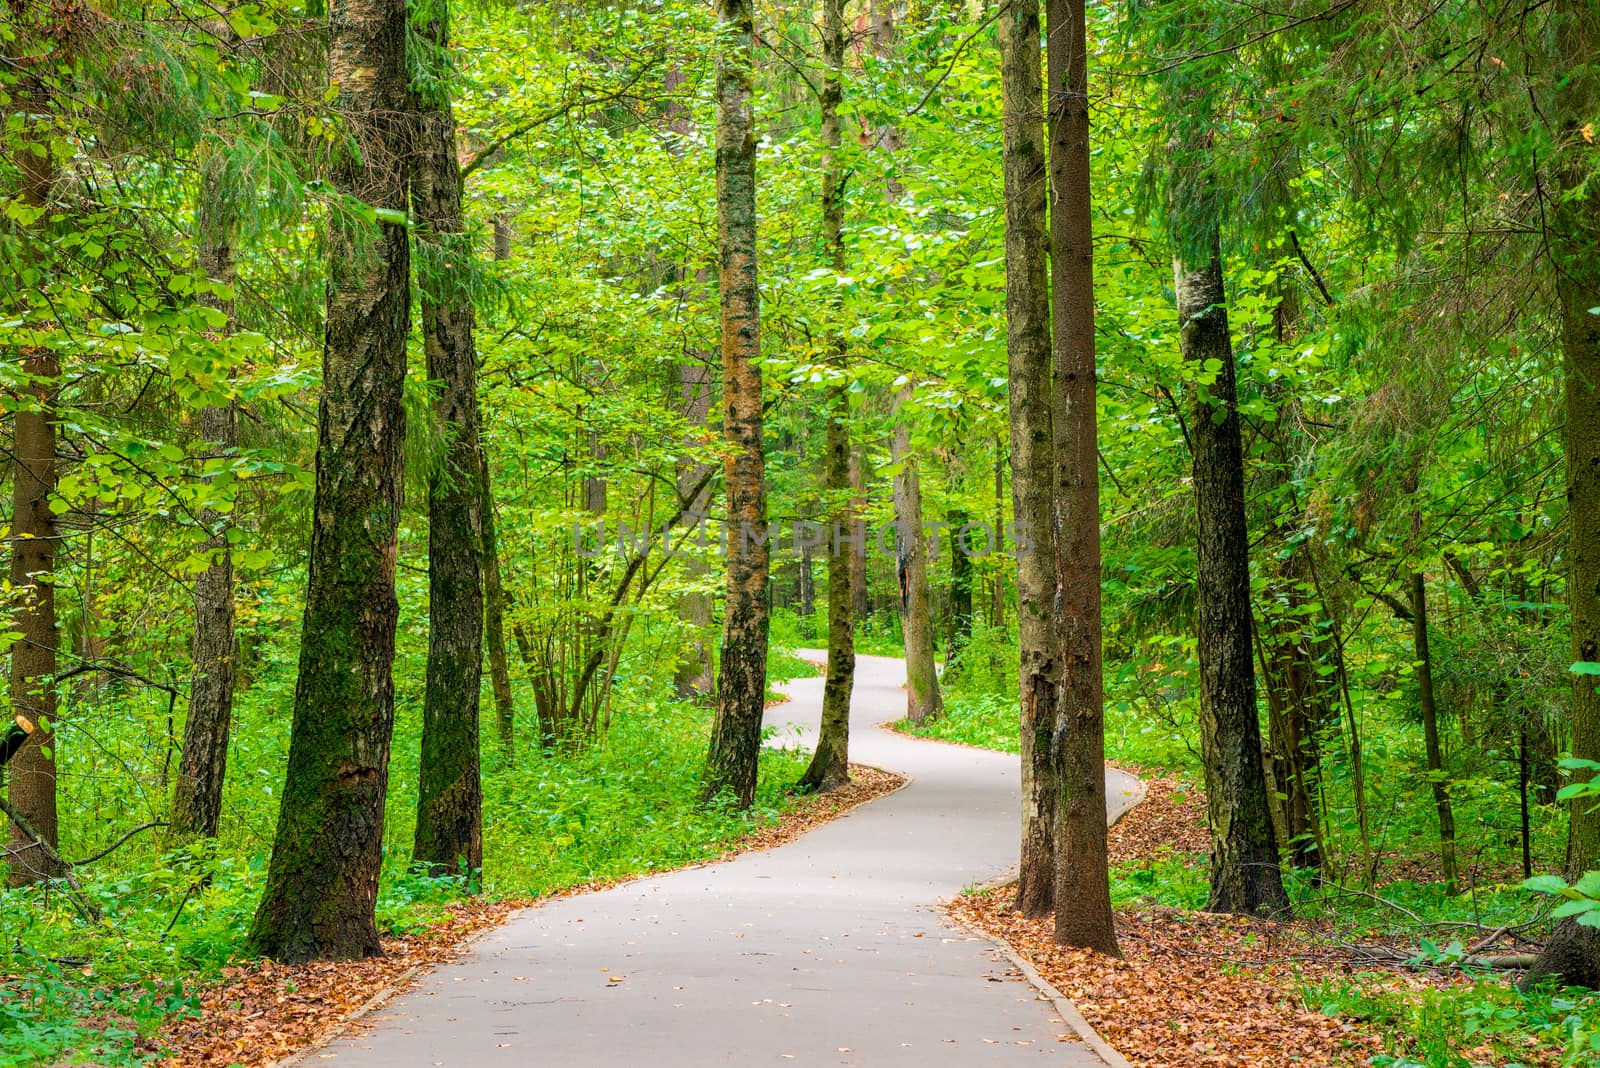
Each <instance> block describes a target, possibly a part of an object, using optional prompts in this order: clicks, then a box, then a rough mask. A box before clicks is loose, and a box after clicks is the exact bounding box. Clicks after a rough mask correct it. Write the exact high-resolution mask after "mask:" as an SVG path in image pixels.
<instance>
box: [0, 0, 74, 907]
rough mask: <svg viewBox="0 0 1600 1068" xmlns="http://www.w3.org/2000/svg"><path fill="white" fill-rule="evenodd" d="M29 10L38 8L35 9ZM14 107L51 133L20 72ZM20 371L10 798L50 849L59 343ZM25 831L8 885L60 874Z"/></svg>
mask: <svg viewBox="0 0 1600 1068" xmlns="http://www.w3.org/2000/svg"><path fill="white" fill-rule="evenodd" d="M30 14H33V13H31V12H30ZM14 93H15V97H16V99H15V100H14V101H13V103H12V107H13V108H14V109H15V110H16V111H19V112H22V113H23V114H24V115H26V116H29V117H28V118H26V119H24V124H25V125H26V124H28V123H38V124H40V125H41V126H44V127H46V128H47V129H48V127H50V126H51V125H52V124H51V122H50V121H49V119H48V117H47V116H48V114H49V108H50V100H49V97H48V93H47V91H46V90H45V89H44V88H43V87H42V86H39V85H37V84H36V83H34V82H33V80H32V79H31V78H24V79H23V80H22V81H21V82H20V83H19V84H18V85H17V86H16V88H15V90H14ZM48 138H49V134H48V132H44V133H41V134H40V135H39V136H37V137H35V136H33V135H32V132H31V131H26V130H25V131H24V132H23V133H22V135H21V137H20V145H19V148H18V150H17V151H16V152H15V153H14V154H13V159H12V162H13V164H14V165H15V166H16V168H17V170H18V172H19V173H20V175H21V183H20V185H21V188H20V189H19V190H18V196H19V199H20V200H21V201H22V203H23V204H25V205H27V206H28V207H30V208H34V209H38V210H40V211H43V210H44V209H46V208H47V207H48V206H49V203H50V193H51V188H52V186H53V185H54V184H55V180H56V168H55V163H54V158H55V157H54V156H53V155H51V154H49V153H47V152H45V151H43V150H42V148H41V151H39V152H34V151H33V147H34V146H35V145H41V144H42V143H44V142H47V141H48ZM21 369H22V373H23V374H24V375H26V376H27V377H28V386H27V387H26V388H25V389H22V390H19V391H18V392H19V393H20V394H22V395H23V396H26V397H27V398H28V400H29V401H31V405H30V407H29V408H27V409H21V408H19V409H17V411H16V414H15V416H14V419H15V423H14V424H13V426H14V430H13V438H12V454H11V589H12V590H13V592H14V594H15V596H16V600H17V605H18V609H17V618H16V629H17V631H18V633H19V634H20V638H19V639H18V641H17V642H16V643H15V644H14V645H12V647H11V711H12V714H13V715H15V716H18V717H24V718H26V719H27V720H28V721H29V723H30V724H32V726H33V728H35V729H33V730H32V731H31V733H29V734H28V735H27V738H26V739H25V740H24V741H23V742H22V744H21V748H20V749H19V750H17V752H16V754H15V755H14V756H13V757H12V758H11V761H10V763H9V765H7V766H6V777H7V782H6V790H7V799H8V800H9V801H10V803H11V806H12V807H13V808H14V809H16V811H17V812H18V814H19V815H21V816H22V817H23V818H24V819H26V820H27V821H28V822H29V824H31V825H32V827H33V828H34V829H35V830H36V831H37V832H38V836H39V838H38V840H42V841H43V842H44V843H45V844H46V845H48V846H49V847H50V848H51V850H54V848H55V846H56V845H57V842H58V829H59V821H58V818H57V813H56V761H55V747H56V744H57V736H56V733H55V730H54V725H55V717H56V690H55V674H56V664H57V653H58V642H59V641H60V636H59V634H58V633H57V631H56V591H55V585H54V583H55V575H54V572H55V561H56V544H57V541H56V519H55V513H54V512H52V511H51V510H50V496H51V495H52V494H53V493H54V492H55V489H56V422H55V404H56V393H57V391H58V390H59V389H60V388H61V364H60V361H59V360H58V359H57V357H56V353H55V351H54V350H53V349H49V348H46V347H43V346H39V347H27V348H24V349H22V351H21ZM35 841H36V839H35V838H34V837H33V836H32V835H29V834H27V833H25V832H24V831H23V830H22V829H21V828H19V827H17V826H15V825H12V826H11V828H10V847H11V849H12V850H13V852H12V853H11V856H10V867H11V881H12V883H14V884H18V885H21V884H26V883H31V882H37V881H38V880H40V879H45V878H52V877H54V876H57V875H60V874H61V872H62V868H61V866H60V865H59V864H58V863H56V862H55V861H54V860H53V859H52V858H51V855H50V852H48V851H46V850H43V849H41V848H40V847H38V846H36V845H34V844H33V843H34V842H35Z"/></svg>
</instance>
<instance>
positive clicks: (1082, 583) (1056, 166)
mask: <svg viewBox="0 0 1600 1068" xmlns="http://www.w3.org/2000/svg"><path fill="white" fill-rule="evenodd" d="M1084 2H1085V0H1047V4H1046V11H1047V18H1048V28H1047V33H1046V39H1047V40H1048V41H1049V42H1050V45H1049V64H1048V69H1049V97H1048V99H1049V102H1050V187H1051V194H1052V196H1051V204H1052V208H1051V213H1050V265H1051V290H1052V294H1053V305H1052V309H1051V310H1052V320H1051V322H1052V327H1053V330H1052V335H1051V344H1052V349H1053V350H1054V354H1055V381H1054V400H1055V411H1054V413H1053V416H1052V422H1051V427H1052V431H1053V434H1054V438H1055V474H1054V477H1055V498H1056V515H1057V516H1058V517H1059V518H1058V520H1057V521H1058V523H1059V524H1060V527H1059V530H1058V533H1057V541H1056V598H1055V604H1056V610H1055V616H1056V618H1055V621H1054V623H1055V630H1056V633H1057V636H1058V637H1057V641H1058V642H1059V643H1060V650H1061V653H1060V655H1061V697H1060V699H1059V701H1058V703H1057V707H1056V737H1055V741H1054V745H1053V749H1054V754H1053V755H1054V759H1055V763H1056V858H1055V860H1056V890H1055V908H1056V917H1055V919H1056V926H1055V940H1056V941H1057V942H1059V943H1061V944H1063V945H1070V946H1081V947H1083V948H1085V949H1093V950H1096V951H1098V952H1101V953H1107V954H1110V955H1112V956H1117V955H1119V954H1118V949H1117V933H1116V929H1115V927H1114V925H1113V923H1112V914H1111V880H1110V872H1109V861H1108V859H1107V855H1106V739H1105V697H1104V692H1103V680H1102V678H1101V653H1100V468H1099V451H1098V449H1097V446H1096V441H1097V437H1096V435H1097V433H1098V421H1097V417H1096V412H1095V399H1096V389H1095V383H1096V377H1095V337H1094V256H1093V252H1094V248H1093V243H1094V233H1093V220H1092V217H1091V206H1090V184H1089V50H1088V38H1087V29H1086V26H1085V15H1084ZM1249 621H1250V609H1249V605H1248V603H1247V604H1246V606H1245V627H1246V632H1245V658H1246V662H1247V663H1248V661H1249V656H1250V647H1249V629H1248V628H1249ZM1257 751H1258V752H1259V745H1258V747H1257Z"/></svg>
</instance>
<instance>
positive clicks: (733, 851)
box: [159, 764, 905, 1068]
mask: <svg viewBox="0 0 1600 1068" xmlns="http://www.w3.org/2000/svg"><path fill="white" fill-rule="evenodd" d="M850 771H851V782H850V785H848V786H846V787H844V788H842V789H839V790H834V791H832V792H829V793H826V794H816V795H812V796H808V797H803V798H800V799H799V800H798V801H797V802H796V804H795V805H794V807H793V808H791V809H790V810H789V811H788V812H787V813H786V814H785V815H784V817H783V818H782V819H781V820H779V821H778V822H777V823H775V824H773V825H772V826H770V827H764V828H761V829H760V830H757V831H755V832H754V833H752V834H750V835H748V836H746V837H745V838H743V839H741V840H740V841H739V842H737V843H735V844H734V845H733V847H732V848H730V849H729V850H728V851H727V852H726V853H724V854H723V855H722V856H721V857H719V858H718V860H719V861H720V860H727V859H729V858H731V857H734V856H737V855H739V854H740V853H745V852H749V851H751V850H756V849H769V848H771V847H773V846H776V845H782V844H783V843H785V842H788V841H791V840H793V839H795V838H798V837H799V836H800V835H802V834H804V833H805V832H806V831H808V830H811V829H812V828H813V827H816V826H817V825H818V824H821V823H826V822H827V821H828V820H831V819H835V818H837V817H839V816H842V815H844V814H845V813H846V812H848V811H850V809H852V808H854V807H856V806H857V805H859V804H861V803H863V802H865V801H870V800H872V799H873V798H875V797H880V796H882V795H883V794H886V793H889V792H891V791H893V790H896V789H898V788H899V787H900V786H901V785H903V784H904V783H905V779H904V778H903V777H902V776H899V775H895V774H893V773H891V772H887V771H882V770H879V769H878V768H869V767H865V766H862V765H858V764H853V765H851V769H850ZM711 863H716V861H712V862H711ZM658 874H661V873H660V872H651V873H649V875H658ZM627 881H629V880H625V879H624V880H611V881H609V882H601V883H590V884H587V885H585V886H578V887H573V888H571V889H569V890H565V891H562V892H561V893H559V894H553V895H550V897H568V896H571V895H572V894H578V893H588V892H590V891H594V890H603V889H606V888H607V887H610V886H615V885H617V884H618V883H620V882H627ZM540 900H549V898H544V899H539V900H508V901H488V902H485V901H466V902H460V903H457V904H454V905H452V906H450V907H449V908H448V910H447V914H446V916H445V918H444V919H443V921H442V922H440V923H438V924H436V925H434V926H432V927H430V928H429V929H428V930H427V931H425V932H423V933H421V934H415V935H408V936H406V937H403V938H393V939H385V940H384V943H383V951H384V955H383V956H382V957H374V958H372V959H371V960H361V961H338V962H316V963H311V964H300V965H286V964H276V963H273V962H272V961H252V962H248V963H245V964H242V965H239V966H237V967H231V968H226V969H224V972H223V976H224V977H223V980H222V982H220V983H217V984H215V985H213V986H211V987H210V988H208V989H206V990H205V991H203V992H202V994H201V995H200V1002H201V1014H200V1015H199V1016H196V1017H188V1018H182V1019H177V1020H174V1021H172V1022H171V1023H170V1024H169V1025H168V1026H167V1027H166V1028H165V1030H164V1031H163V1032H162V1034H161V1035H160V1038H159V1041H160V1044H161V1046H162V1047H163V1050H164V1052H165V1054H166V1056H167V1060H166V1062H165V1063H166V1064H167V1065H168V1066H169V1068H177V1066H185V1068H188V1066H194V1068H202V1066H203V1068H224V1066H226V1065H233V1064H240V1065H260V1064H269V1063H271V1062H273V1061H275V1060H279V1059H281V1058H283V1057H286V1056H288V1055H290V1054H292V1053H294V1052H296V1051H297V1050H301V1049H304V1048H306V1047H308V1046H314V1045H318V1044H320V1043H322V1042H325V1041H327V1040H328V1039H330V1038H332V1037H333V1035H334V1034H335V1033H337V1032H338V1030H339V1029H340V1028H341V1027H342V1026H343V1025H344V1023H345V1021H346V1020H347V1019H348V1018H349V1016H350V1015H351V1014H352V1013H354V1012H356V1011H358V1010H359V1009H361V1008H362V1007H363V1006H365V1005H367V1004H368V1003H369V1002H371V1001H373V1000H374V999H375V998H378V997H380V996H382V995H385V994H388V993H392V992H394V991H395V990H396V989H398V988H399V987H402V986H404V985H405V984H406V983H408V982H409V981H410V980H411V979H412V978H414V977H415V976H416V975H417V974H418V973H419V972H421V971H423V970H425V969H427V968H432V967H435V966H437V965H439V964H442V963H445V962H448V961H449V960H451V959H452V958H454V957H455V956H457V955H458V954H460V953H462V952H464V951H465V950H466V948H467V943H468V942H469V940H470V939H471V938H472V937H473V936H474V935H476V934H478V933H480V932H482V931H485V930H487V929H489V928H492V927H497V926H499V925H500V924H502V923H504V922H505V921H506V919H507V918H508V917H509V916H510V915H511V914H512V913H513V912H516V911H517V910H519V909H523V908H529V907H536V906H537V905H538V904H540Z"/></svg>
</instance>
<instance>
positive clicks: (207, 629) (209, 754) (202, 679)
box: [172, 149, 239, 838]
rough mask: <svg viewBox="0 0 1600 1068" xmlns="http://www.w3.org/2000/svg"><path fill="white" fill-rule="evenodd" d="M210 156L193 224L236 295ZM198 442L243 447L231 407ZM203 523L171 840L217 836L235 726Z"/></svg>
mask: <svg viewBox="0 0 1600 1068" xmlns="http://www.w3.org/2000/svg"><path fill="white" fill-rule="evenodd" d="M206 151H207V153H208V154H207V157H206V159H205V161H204V163H203V164H202V167H203V170H202V173H201V179H200V180H201V187H200V206H199V213H198V214H199V217H198V219H197V220H196V229H197V230H198V231H199V236H200V249H199V260H200V270H201V271H202V272H204V273H205V276H206V277H207V278H209V279H211V280H212V281H213V282H216V283H219V284H220V285H223V286H227V287H229V288H231V287H232V286H233V283H234V273H235V272H234V254H233V242H234V235H235V234H236V233H237V231H238V211H237V206H236V203H235V201H234V199H233V193H232V191H231V190H229V189H228V188H226V184H225V174H224V170H223V168H224V167H225V162H224V161H223V159H222V156H221V153H220V152H217V151H214V150H210V149H206ZM207 302H208V303H210V304H211V305H212V306H213V307H216V308H217V309H218V310H219V311H221V312H222V313H223V314H224V315H226V316H227V318H228V322H227V326H226V327H225V328H224V329H226V330H227V331H229V332H230V333H231V332H232V330H233V325H234V316H235V302H234V300H233V299H232V297H231V296H230V297H218V296H216V295H215V294H209V295H208V296H207ZM200 434H201V436H202V437H204V438H205V439H206V441H207V442H209V443H210V445H211V447H212V451H213V452H214V453H216V454H219V455H227V453H228V452H230V451H231V450H232V449H233V448H234V447H235V446H236V445H237V444H238V436H239V416H238V410H237V409H236V408H235V407H234V406H233V405H231V404H230V405H226V406H222V407H217V406H212V407H207V408H205V409H204V410H202V411H201V412H200ZM200 522H201V523H203V524H205V525H206V526H207V527H208V528H209V529H211V530H212V531H214V534H213V536H212V537H211V538H209V539H207V541H206V549H207V550H208V551H210V552H211V553H213V554H214V555H213V556H212V559H211V563H210V564H209V565H208V566H207V567H206V569H205V570H204V571H202V572H201V573H200V574H199V576H198V577H197V578H196V579H195V583H194V678H193V681H192V682H191V683H190V686H189V716H188V719H187V720H186V721H185V722H184V727H183V756H182V758H181V760H180V761H179V765H178V785H177V790H176V793H175V794H174V796H173V801H172V834H173V835H174V836H175V837H179V838H182V837H187V836H191V835H201V836H204V837H207V838H212V837H215V836H216V833H217V824H218V821H219V820H220V818H221V815H222V784H223V781H224V778H225V776H226V773H227V766H228V728H229V724H230V722H231V721H232V719H233V679H234V668H235V639H234V614H233V555H232V553H231V552H230V551H229V549H228V539H227V536H226V535H227V526H228V522H227V518H226V517H225V516H223V515H221V514H219V513H218V512H216V511H214V510H212V509H206V510H204V511H202V512H201V513H200Z"/></svg>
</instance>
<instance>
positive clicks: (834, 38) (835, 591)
mask: <svg viewBox="0 0 1600 1068" xmlns="http://www.w3.org/2000/svg"><path fill="white" fill-rule="evenodd" d="M844 49H845V26H844V0H823V3H822V58H823V63H824V64H825V65H826V67H827V70H826V72H825V73H824V75H823V82H822V245H823V248H824V250H825V252H826V255H827V257H828V266H829V267H830V268H831V269H832V270H833V271H834V272H835V273H836V274H842V273H843V272H844V268H845V262H844V161H843V159H842V158H841V155H840V149H841V142H842V140H843V138H842V135H841V133H840V129H839V104H840V102H841V101H842V100H843V98H844ZM832 347H833V356H834V363H835V365H836V370H837V371H838V372H840V373H843V371H844V369H845V368H844V363H845V343H844V339H843V338H842V337H836V338H834V339H833V343H832ZM827 407H828V414H827V419H828V429H827V441H826V445H825V446H824V449H825V454H824V456H823V476H824V477H823V485H824V487H825V488H826V490H827V491H828V511H829V522H828V531H827V539H828V542H827V543H828V667H827V677H826V678H825V679H824V680H823V683H822V725H821V728H820V729H819V731H818V733H817V750H816V752H815V753H814V754H813V755H812V757H811V764H810V766H809V767H807V768H806V772H805V774H804V775H802V776H801V777H800V784H799V785H800V786H802V787H805V788H808V789H813V790H834V789H837V788H839V787H841V786H845V785H848V784H849V782H850V696H851V693H852V692H853V690H854V689H855V681H856V643H855V629H856V623H855V612H854V609H855V591H854V589H852V588H851V585H850V557H849V552H850V549H851V547H852V546H851V543H850V542H849V541H848V540H847V539H848V538H849V535H850V532H851V528H852V526H853V524H854V521H855V514H854V512H853V510H852V509H851V507H850V390H849V386H848V384H847V383H845V382H837V383H835V384H833V385H831V386H829V387H828V406H827Z"/></svg>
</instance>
